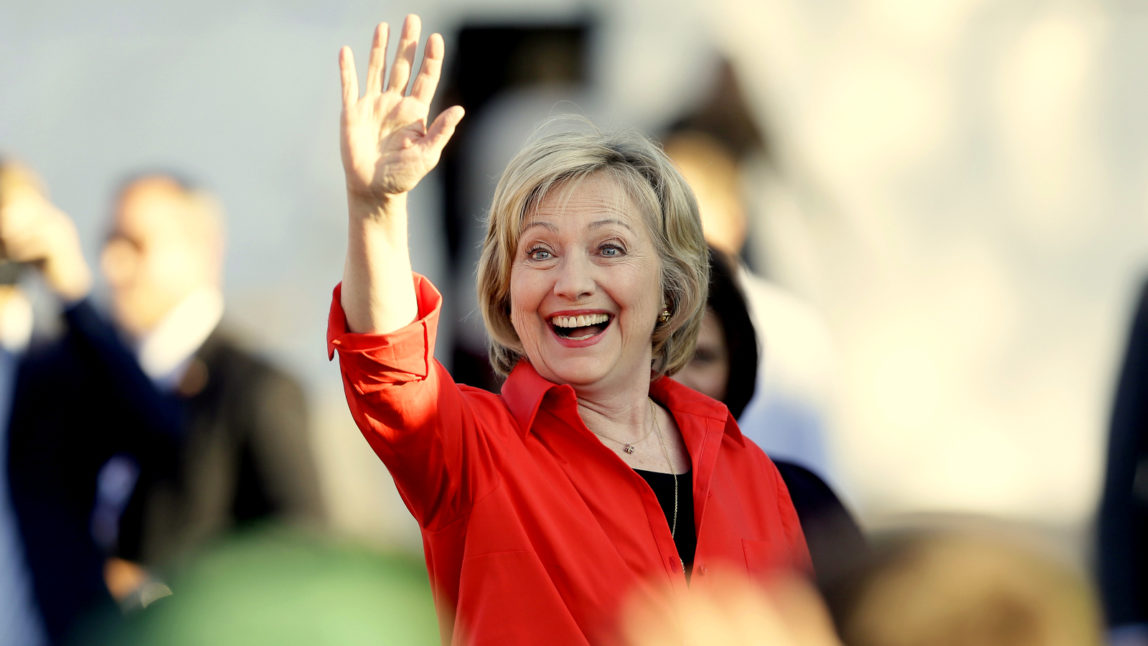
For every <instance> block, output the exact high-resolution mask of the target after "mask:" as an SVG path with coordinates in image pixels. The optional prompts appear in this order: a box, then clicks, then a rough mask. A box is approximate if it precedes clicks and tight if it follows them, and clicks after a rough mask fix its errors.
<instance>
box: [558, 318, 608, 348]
mask: <svg viewBox="0 0 1148 646" xmlns="http://www.w3.org/2000/svg"><path fill="white" fill-rule="evenodd" d="M611 320H612V317H611V316H610V315H609V314H606V313H604V312H593V313H587V314H556V315H554V316H552V317H550V327H551V328H552V329H553V330H554V333H555V334H557V335H558V336H559V337H562V338H563V339H570V340H574V341H579V340H583V339H589V338H591V337H594V336H596V335H598V334H601V333H602V332H603V331H604V330H605V329H606V328H607V327H609V326H610V321H611Z"/></svg>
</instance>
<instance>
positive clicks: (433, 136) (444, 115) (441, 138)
mask: <svg viewBox="0 0 1148 646" xmlns="http://www.w3.org/2000/svg"><path fill="white" fill-rule="evenodd" d="M465 114H466V111H465V110H463V109H462V106H460V105H454V106H451V107H449V108H447V109H446V110H443V111H442V112H440V113H439V115H438V116H437V117H435V120H434V121H433V122H431V125H430V128H429V129H428V130H427V133H426V137H427V145H428V146H429V147H431V148H433V149H435V150H442V149H443V147H445V146H446V144H447V142H448V141H450V138H451V135H453V134H454V129H455V128H457V127H458V124H459V122H461V121H462V117H463V115H465Z"/></svg>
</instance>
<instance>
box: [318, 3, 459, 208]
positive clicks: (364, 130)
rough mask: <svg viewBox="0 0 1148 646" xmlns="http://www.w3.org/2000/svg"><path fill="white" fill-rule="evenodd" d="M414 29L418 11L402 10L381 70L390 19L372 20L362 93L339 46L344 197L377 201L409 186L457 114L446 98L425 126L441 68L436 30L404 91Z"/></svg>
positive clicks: (430, 163)
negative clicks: (395, 40) (394, 44)
mask: <svg viewBox="0 0 1148 646" xmlns="http://www.w3.org/2000/svg"><path fill="white" fill-rule="evenodd" d="M419 31H420V22H419V18H418V16H414V15H411V16H407V18H406V21H405V22H404V23H403V31H402V34H401V36H400V37H399V44H398V51H397V52H396V55H395V61H394V63H393V64H392V65H391V69H390V74H389V78H386V77H387V76H388V75H387V73H386V57H387V54H386V52H387V40H388V35H389V27H388V26H387V24H386V23H380V24H379V26H378V28H377V29H375V38H374V42H373V43H372V44H371V54H370V59H369V62H368V63H367V80H366V89H365V91H364V92H363V95H362V96H361V97H360V96H359V82H358V74H357V72H356V71H355V60H354V57H353V56H352V55H351V50H350V48H348V47H344V48H342V49H341V50H340V51H339V70H340V72H341V73H342V83H343V116H342V123H341V128H340V141H341V149H342V157H343V170H344V172H345V173H346V178H347V195H348V198H349V199H350V200H353V201H361V202H365V203H380V202H383V201H385V200H386V199H387V198H388V196H393V195H398V194H401V193H406V192H407V191H409V190H411V189H412V188H414V187H415V185H416V184H418V182H419V180H421V179H422V178H423V177H424V176H426V174H427V173H428V172H430V170H431V169H432V168H434V167H435V165H436V164H437V163H438V160H439V157H440V155H441V154H442V149H443V147H444V146H445V145H446V142H447V141H448V140H449V139H450V136H451V135H452V134H453V133H454V129H455V126H457V125H458V123H459V121H461V120H462V116H463V109H462V108H461V107H459V106H452V107H450V108H448V109H446V110H444V111H443V112H442V113H441V114H439V115H438V117H436V118H435V119H434V121H433V122H431V124H430V126H429V127H428V126H427V116H428V114H429V112H430V104H431V100H432V99H433V98H434V93H435V90H436V89H437V87H438V81H439V75H440V73H441V71H442V61H443V51H444V46H443V40H442V36H440V35H439V34H431V35H430V37H429V38H427V42H426V46H425V48H424V52H423V62H422V67H421V68H420V69H419V73H418V76H416V77H415V79H414V83H413V84H411V88H410V92H409V93H408V92H407V85H408V83H409V81H410V76H411V72H412V71H413V70H414V63H415V50H416V49H418V44H419Z"/></svg>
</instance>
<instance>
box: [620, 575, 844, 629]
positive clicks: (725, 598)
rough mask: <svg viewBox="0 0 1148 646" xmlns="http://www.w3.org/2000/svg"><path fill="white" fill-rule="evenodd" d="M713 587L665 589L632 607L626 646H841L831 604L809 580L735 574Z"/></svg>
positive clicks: (723, 577)
mask: <svg viewBox="0 0 1148 646" xmlns="http://www.w3.org/2000/svg"><path fill="white" fill-rule="evenodd" d="M714 578H715V579H717V580H718V581H719V582H720V584H718V585H713V586H710V587H708V588H702V589H700V590H699V589H696V588H689V589H686V590H681V589H677V590H664V589H663V590H660V591H654V592H652V593H650V594H647V595H643V596H635V598H634V600H633V601H630V602H629V603H628V604H627V607H626V610H625V612H624V616H625V619H624V620H623V622H622V629H621V633H622V634H621V640H620V641H621V643H622V644H624V645H625V646H657V645H659V644H684V645H688V646H707V645H709V646H760V645H762V644H768V645H769V646H841V641H840V640H839V639H838V638H837V634H836V632H835V631H834V628H833V621H832V619H831V617H830V615H829V612H828V609H827V608H826V606H825V602H824V601H823V600H822V599H821V597H820V595H818V593H817V590H816V589H815V588H814V587H813V586H812V585H811V584H810V583H809V582H808V581H807V580H805V579H804V578H801V577H795V576H785V575H783V576H779V577H775V578H774V579H773V580H772V581H769V582H768V583H765V584H762V583H760V582H756V581H751V580H749V579H747V578H746V577H745V576H742V575H740V574H738V573H734V572H719V573H716V574H715V577H714Z"/></svg>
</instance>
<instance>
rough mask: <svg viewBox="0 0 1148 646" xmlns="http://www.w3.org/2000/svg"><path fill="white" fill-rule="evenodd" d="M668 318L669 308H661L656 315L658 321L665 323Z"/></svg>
mask: <svg viewBox="0 0 1148 646" xmlns="http://www.w3.org/2000/svg"><path fill="white" fill-rule="evenodd" d="M669 320H670V310H668V309H667V310H662V313H661V314H659V315H658V323H665V322H667V321H669Z"/></svg>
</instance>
